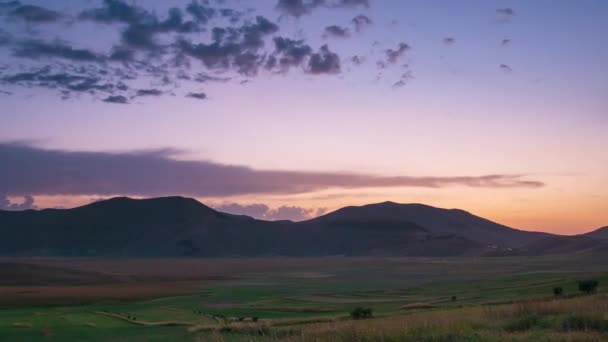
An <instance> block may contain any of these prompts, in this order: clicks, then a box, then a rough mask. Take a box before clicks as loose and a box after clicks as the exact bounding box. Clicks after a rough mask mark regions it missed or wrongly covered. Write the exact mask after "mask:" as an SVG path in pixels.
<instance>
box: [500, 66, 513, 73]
mask: <svg viewBox="0 0 608 342" xmlns="http://www.w3.org/2000/svg"><path fill="white" fill-rule="evenodd" d="M498 67H499V68H500V70H502V71H504V72H505V73H511V72H512V71H513V69H511V67H510V66H509V65H507V64H501V65H499V66H498Z"/></svg>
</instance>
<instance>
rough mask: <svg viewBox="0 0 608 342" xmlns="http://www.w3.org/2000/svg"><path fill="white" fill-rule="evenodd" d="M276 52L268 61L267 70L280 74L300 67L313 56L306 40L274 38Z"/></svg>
mask: <svg viewBox="0 0 608 342" xmlns="http://www.w3.org/2000/svg"><path fill="white" fill-rule="evenodd" d="M274 45H275V51H274V53H273V54H272V55H271V56H270V58H268V59H267V61H266V69H269V70H277V71H279V72H286V71H289V69H290V68H292V67H299V66H300V65H302V63H304V61H305V60H306V58H308V57H309V56H310V55H311V54H312V48H311V47H310V46H309V45H307V44H306V43H305V42H304V40H293V39H289V38H283V37H275V38H274Z"/></svg>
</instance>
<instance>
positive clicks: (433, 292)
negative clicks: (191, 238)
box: [0, 254, 608, 341]
mask: <svg viewBox="0 0 608 342" xmlns="http://www.w3.org/2000/svg"><path fill="white" fill-rule="evenodd" d="M0 272H1V273H0V274H2V277H0V278H1V280H0V308H1V309H0V341H70V340H74V341H181V340H185V341H207V340H209V341H216V340H217V341H233V340H234V341H238V340H245V341H258V340H260V341H265V340H273V341H274V340H285V341H325V340H329V341H334V340H337V341H460V340H463V341H486V340H497V341H502V340H508V341H511V340H515V341H518V340H522V341H542V340H547V341H553V340H564V341H579V340H580V341H596V340H608V295H607V294H606V293H607V292H605V290H604V289H605V288H606V287H608V286H607V284H608V255H589V254H579V255H570V256H543V257H509V258H502V257H500V258H499V257H496V258H342V257H330V258H301V259H290V258H254V259H240V258H232V259H50V258H44V259H41V258H21V259H16V258H10V259H9V258H6V259H0ZM589 278H593V279H597V280H599V282H600V287H599V291H598V293H597V294H595V295H580V294H579V291H578V289H577V282H578V281H579V280H583V279H589ZM556 286H560V287H563V289H564V294H563V295H562V296H560V297H558V298H556V297H554V296H553V292H552V290H553V288H554V287H556ZM358 306H361V307H366V308H371V309H372V310H373V314H374V318H371V319H364V320H352V319H350V317H349V312H350V311H351V310H352V309H353V308H355V307H358Z"/></svg>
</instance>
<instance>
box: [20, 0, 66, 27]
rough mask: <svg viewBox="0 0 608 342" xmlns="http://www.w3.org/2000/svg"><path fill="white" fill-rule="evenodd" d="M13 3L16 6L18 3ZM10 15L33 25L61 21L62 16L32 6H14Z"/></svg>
mask: <svg viewBox="0 0 608 342" xmlns="http://www.w3.org/2000/svg"><path fill="white" fill-rule="evenodd" d="M13 3H14V4H18V3H19V2H18V1H13ZM11 15H12V16H13V17H16V18H20V19H22V20H25V21H29V22H35V23H49V22H56V21H59V20H61V19H63V15H62V14H61V13H59V12H56V11H53V10H49V9H47V8H44V7H40V6H34V5H16V6H15V9H13V11H12V12H11Z"/></svg>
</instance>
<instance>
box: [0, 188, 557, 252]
mask: <svg viewBox="0 0 608 342" xmlns="http://www.w3.org/2000/svg"><path fill="white" fill-rule="evenodd" d="M0 234H1V236H2V239H0V254H3V255H57V256H200V257H222V256H272V255H289V256H320V255H395V256H399V255H416V256H439V255H441V256H451V255H483V254H486V253H487V252H488V251H491V250H493V249H496V248H505V249H506V248H518V247H521V246H523V245H527V244H530V243H532V242H534V241H537V240H539V239H541V238H544V237H550V236H551V235H550V234H544V233H533V232H525V231H519V230H515V229H512V228H509V227H506V226H503V225H499V224H497V223H494V222H491V221H488V220H485V219H483V218H480V217H477V216H475V215H472V214H470V213H468V212H465V211H462V210H455V209H440V208H434V207H430V206H426V205H422V204H397V203H392V202H385V203H379V204H370V205H366V206H362V207H346V208H343V209H340V210H337V211H335V212H332V213H329V214H327V215H325V216H322V217H319V218H316V219H313V220H309V221H305V222H291V221H277V222H270V221H262V220H256V219H253V218H251V217H248V216H239V215H231V214H226V213H222V212H219V211H216V210H214V209H212V208H209V207H207V206H205V205H203V204H201V203H199V202H198V201H196V200H193V199H189V198H183V197H164V198H154V199H144V200H136V199H130V198H125V197H120V198H113V199H110V200H105V201H100V202H96V203H92V204H89V205H85V206H82V207H78V208H74V209H61V210H60V209H45V210H39V211H36V210H27V211H20V212H8V211H0Z"/></svg>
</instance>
